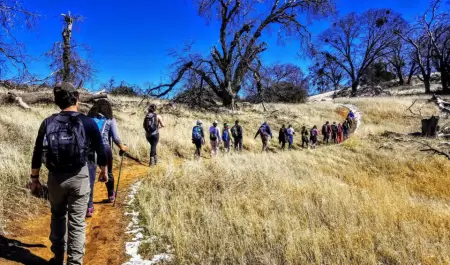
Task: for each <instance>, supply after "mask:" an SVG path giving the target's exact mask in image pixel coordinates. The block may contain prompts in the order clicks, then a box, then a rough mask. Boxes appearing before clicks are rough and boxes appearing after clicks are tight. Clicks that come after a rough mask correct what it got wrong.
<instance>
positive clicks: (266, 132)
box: [255, 122, 273, 152]
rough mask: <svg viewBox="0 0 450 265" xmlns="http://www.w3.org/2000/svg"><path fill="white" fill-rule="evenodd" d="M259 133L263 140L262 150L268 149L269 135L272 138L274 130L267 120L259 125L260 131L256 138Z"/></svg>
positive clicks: (257, 133)
mask: <svg viewBox="0 0 450 265" xmlns="http://www.w3.org/2000/svg"><path fill="white" fill-rule="evenodd" d="M258 135H261V142H262V145H263V146H262V151H263V152H265V151H267V148H268V143H269V136H270V138H273V136H272V130H271V129H270V126H269V124H268V123H267V122H264V123H263V124H261V126H260V127H259V129H258V131H257V132H256V135H255V139H256V137H258Z"/></svg>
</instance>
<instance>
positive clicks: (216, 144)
mask: <svg viewBox="0 0 450 265" xmlns="http://www.w3.org/2000/svg"><path fill="white" fill-rule="evenodd" d="M219 144H220V142H219V140H215V141H212V140H211V156H215V155H217V152H218V150H219Z"/></svg>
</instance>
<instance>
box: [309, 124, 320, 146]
mask: <svg viewBox="0 0 450 265" xmlns="http://www.w3.org/2000/svg"><path fill="white" fill-rule="evenodd" d="M318 136H319V131H318V130H317V126H316V125H314V126H313V128H312V129H311V138H310V139H311V148H312V149H315V148H316V146H317V137H318Z"/></svg>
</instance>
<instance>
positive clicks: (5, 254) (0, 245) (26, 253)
mask: <svg viewBox="0 0 450 265" xmlns="http://www.w3.org/2000/svg"><path fill="white" fill-rule="evenodd" d="M45 247H46V246H44V245H42V244H26V243H22V242H20V241H18V240H14V239H9V238H6V237H4V236H3V235H0V258H3V259H6V260H10V261H14V262H18V263H20V264H25V265H47V264H48V261H47V260H45V259H43V258H41V257H39V256H36V255H34V254H33V253H31V251H30V250H28V248H45Z"/></svg>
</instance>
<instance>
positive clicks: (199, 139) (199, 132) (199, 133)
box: [192, 120, 205, 159]
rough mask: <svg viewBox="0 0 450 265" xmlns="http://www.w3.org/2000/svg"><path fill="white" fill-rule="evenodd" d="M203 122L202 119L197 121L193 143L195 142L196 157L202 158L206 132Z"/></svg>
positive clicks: (193, 133) (193, 131)
mask: <svg viewBox="0 0 450 265" xmlns="http://www.w3.org/2000/svg"><path fill="white" fill-rule="evenodd" d="M202 125H203V122H202V121H201V120H198V121H197V124H196V125H195V126H194V128H193V129H192V143H193V144H195V154H194V157H195V158H197V159H198V158H200V156H201V151H202V145H204V144H205V134H204V133H203V127H202Z"/></svg>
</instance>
